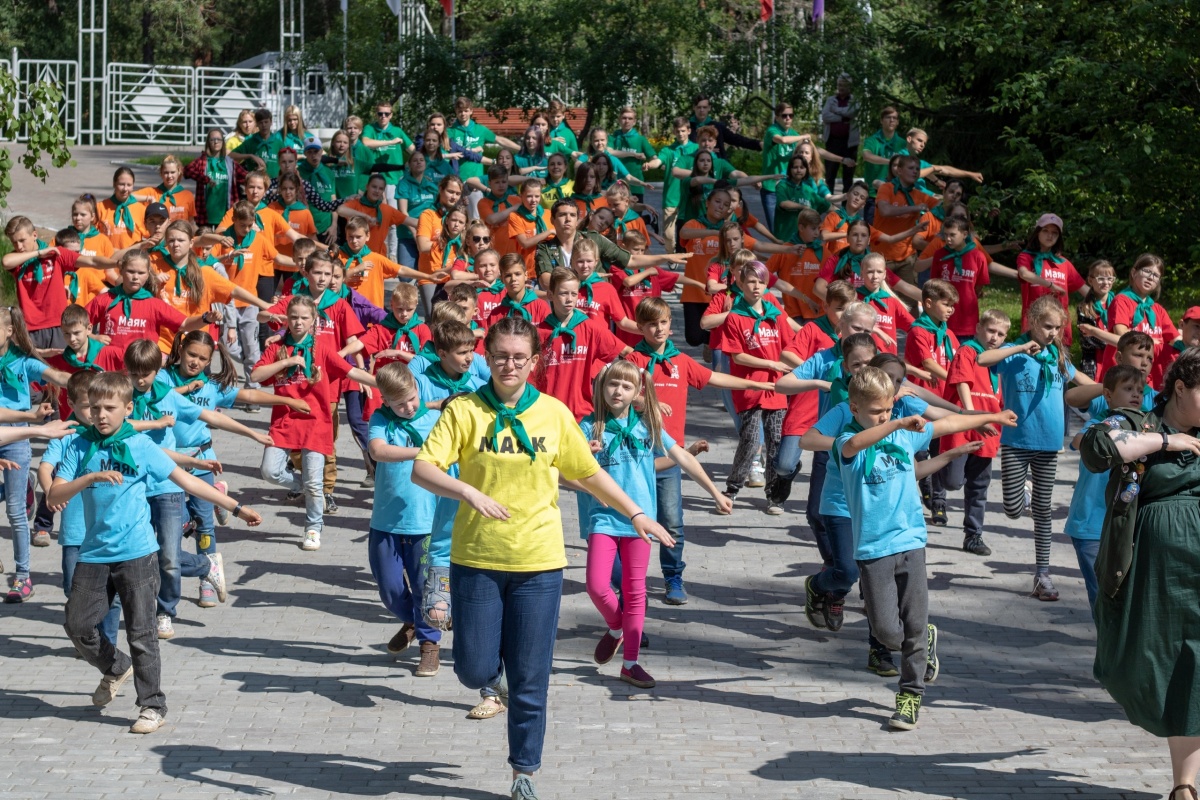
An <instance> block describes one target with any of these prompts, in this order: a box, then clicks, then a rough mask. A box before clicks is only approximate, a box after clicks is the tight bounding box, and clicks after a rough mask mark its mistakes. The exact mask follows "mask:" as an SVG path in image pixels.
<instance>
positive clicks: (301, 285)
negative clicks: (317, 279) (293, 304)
mask: <svg viewBox="0 0 1200 800" xmlns="http://www.w3.org/2000/svg"><path fill="white" fill-rule="evenodd" d="M298 294H312V292H311V290H310V289H309V285H308V278H306V277H304V276H303V275H301V276H300V277H298V278H296V279H295V280H294V281H292V296H293V297H294V296H296V295H298Z"/></svg>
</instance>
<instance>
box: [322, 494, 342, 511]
mask: <svg viewBox="0 0 1200 800" xmlns="http://www.w3.org/2000/svg"><path fill="white" fill-rule="evenodd" d="M339 511H341V509H340V508H338V504H337V500H334V499H333V495H331V494H327V495H325V513H326V514H336V513H338V512H339Z"/></svg>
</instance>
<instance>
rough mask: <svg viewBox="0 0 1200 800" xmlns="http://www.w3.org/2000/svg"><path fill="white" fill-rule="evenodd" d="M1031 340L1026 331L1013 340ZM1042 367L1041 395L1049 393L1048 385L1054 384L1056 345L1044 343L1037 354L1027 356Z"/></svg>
mask: <svg viewBox="0 0 1200 800" xmlns="http://www.w3.org/2000/svg"><path fill="white" fill-rule="evenodd" d="M1030 341H1032V337H1031V336H1030V335H1029V334H1028V333H1023V334H1021V335H1020V336H1018V337H1017V339H1016V341H1014V342H1013V344H1015V345H1018V346H1020V345H1023V344H1026V343H1028V342H1030ZM1029 357H1030V358H1032V359H1033V360H1034V361H1036V362H1038V364H1040V365H1041V367H1042V383H1043V384H1045V385H1044V386H1043V387H1042V396H1043V397H1044V396H1046V395H1048V394H1050V387H1051V386H1053V385H1054V370H1056V369H1058V345H1056V344H1044V345H1042V349H1041V350H1039V351H1038V353H1037V355H1034V356H1029Z"/></svg>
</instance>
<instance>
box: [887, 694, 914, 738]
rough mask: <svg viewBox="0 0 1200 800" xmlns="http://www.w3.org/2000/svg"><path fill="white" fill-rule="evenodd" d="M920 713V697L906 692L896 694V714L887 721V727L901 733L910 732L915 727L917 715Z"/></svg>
mask: <svg viewBox="0 0 1200 800" xmlns="http://www.w3.org/2000/svg"><path fill="white" fill-rule="evenodd" d="M920 713H921V695H919V694H909V693H908V692H897V693H896V713H895V714H892V718H891V719H889V720H888V725H890V726H892V727H893V728H896V729H898V730H902V731H911V730H912V729H913V728H915V727H917V715H918V714H920Z"/></svg>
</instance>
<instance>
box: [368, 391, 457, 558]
mask: <svg viewBox="0 0 1200 800" xmlns="http://www.w3.org/2000/svg"><path fill="white" fill-rule="evenodd" d="M440 416H441V413H440V412H438V411H432V410H431V411H427V412H425V413H424V414H422V415H421V417H420V418H419V419H417V420H415V421H414V422H413V423H412V426H413V428H415V429H416V431H417V433H418V434H420V435H421V438H422V439H428V438H429V432H430V431H431V430H433V426H434V424H435V423H436V422H437V421H438V418H439V417H440ZM367 439H368V440H371V439H380V440H382V441H383V442H384V444H389V445H393V446H395V447H420V444H417V443H415V442H414V441H413V440H412V438H411V437H409V435H408V434H407V433H405V432H404V430H402V429H401V428H400V427H399V426H396V427H395V428H394V429H393V430H392V431H391V432H390V433H389V432H388V420H387V417H385V416H384V415H383V410H382V409H380V410H379V411H376V412H375V413H374V414H372V415H371V421H370V423H369V424H368V427H367ZM412 468H413V462H411V461H378V462H376V463H375V503H374V506H373V507H372V509H371V527H372V528H375V529H376V530H380V531H383V532H384V533H395V534H400V535H402V536H428V535H429V533H430V531H432V530H433V513H434V510H435V509H436V507H437V499H438V498H437V495H435V494H433V493H432V492H430V491H428V490H426V489H422V488H421V487H419V486H417V485H416V484H414V483H413V482H412Z"/></svg>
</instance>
